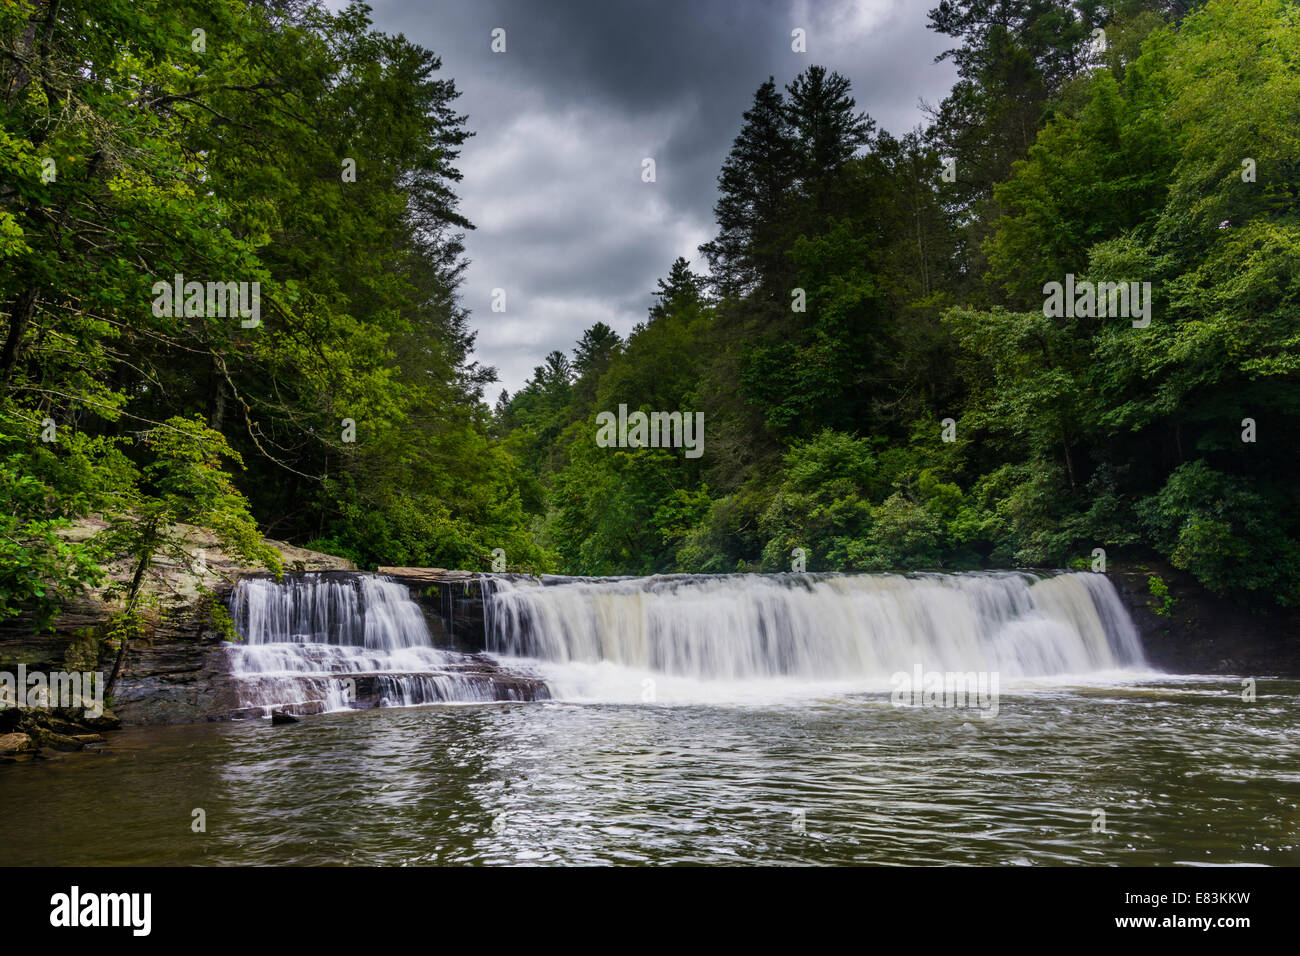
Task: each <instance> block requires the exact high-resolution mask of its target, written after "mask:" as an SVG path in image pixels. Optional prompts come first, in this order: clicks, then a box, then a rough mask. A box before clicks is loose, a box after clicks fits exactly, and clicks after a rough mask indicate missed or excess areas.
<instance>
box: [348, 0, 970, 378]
mask: <svg viewBox="0 0 1300 956" xmlns="http://www.w3.org/2000/svg"><path fill="white" fill-rule="evenodd" d="M331 5H332V6H339V5H340V4H338V3H333V4H331ZM371 5H372V6H373V8H374V14H373V15H374V20H375V25H376V27H377V28H378V29H380V30H383V31H385V32H388V33H404V34H405V35H406V36H407V37H408V38H409V39H411V40H413V41H415V42H417V43H419V44H421V45H422V46H426V47H428V48H430V49H431V50H433V51H434V52H435V53H437V54H438V55H439V56H440V57H441V58H442V63H443V76H444V77H450V78H452V79H454V80H455V81H456V86H457V88H458V89H459V90H460V91H461V97H460V99H459V100H458V104H459V106H460V110H461V112H463V113H467V114H468V115H469V120H468V126H469V128H470V129H471V130H473V131H474V133H475V135H474V137H473V138H472V139H470V140H469V141H468V142H467V143H466V146H465V149H464V150H463V152H462V154H461V159H460V164H459V165H460V169H461V172H462V173H463V174H464V177H465V178H464V181H463V182H462V183H461V184H460V190H459V192H460V195H461V208H462V211H463V212H464V213H465V215H466V216H468V217H469V219H470V221H471V222H473V223H474V224H475V226H477V229H476V230H475V231H473V232H471V233H469V235H468V236H467V237H466V248H467V250H468V255H469V258H470V260H471V262H470V266H469V269H468V270H467V278H466V282H465V285H464V288H463V289H462V298H463V301H464V303H465V305H466V307H467V308H469V309H470V310H471V312H472V322H473V324H474V327H475V329H476V330H477V331H478V344H477V350H476V354H477V357H478V359H479V361H481V362H483V363H485V364H488V365H493V366H495V367H496V368H497V371H498V375H499V377H500V379H501V382H500V384H499V385H496V386H493V387H492V388H491V389H490V391H489V396H488V397H489V399H490V400H495V398H496V395H497V393H498V392H499V391H500V389H501V388H502V387H505V388H508V389H509V390H510V391H511V392H514V391H515V390H517V389H518V388H519V387H520V386H521V385H522V384H523V383H524V381H525V380H526V379H527V378H528V377H529V376H530V375H531V374H532V370H533V368H534V366H536V365H538V364H540V362H541V360H542V357H543V356H544V355H545V354H546V353H547V352H549V351H550V350H552V349H561V350H563V351H565V352H571V350H572V348H573V345H574V342H575V341H576V340H577V338H578V337H579V336H580V335H581V334H582V331H583V329H585V328H587V327H588V326H590V325H591V324H592V323H594V322H597V321H602V322H605V323H606V324H608V325H610V326H612V327H613V328H614V329H615V330H617V331H618V332H619V333H620V334H624V335H625V334H626V333H627V332H628V331H629V330H630V329H631V328H632V326H633V325H635V324H636V323H637V322H639V321H642V320H643V319H644V318H645V314H646V309H647V308H648V307H649V305H650V302H651V292H652V290H653V289H654V288H655V281H656V279H658V278H659V277H660V276H663V275H665V274H666V273H667V271H668V267H669V265H670V264H671V263H672V261H673V259H675V258H676V257H677V256H679V255H684V256H686V257H687V258H688V259H690V260H691V261H692V263H693V264H694V265H695V267H696V268H697V270H699V271H703V261H702V259H701V257H700V256H699V253H698V251H697V249H696V247H697V246H699V244H700V243H701V242H704V241H706V240H707V239H709V238H710V237H711V235H712V215H713V202H714V199H715V194H716V187H717V175H718V170H719V168H720V167H721V165H722V161H723V160H724V159H725V158H726V155H727V152H728V150H729V149H730V147H731V142H732V140H733V139H734V138H735V135H736V133H737V132H738V131H739V128H740V123H741V114H742V113H744V111H745V110H746V109H748V108H749V105H750V102H751V100H752V97H753V94H754V91H755V90H756V89H757V88H758V86H759V84H761V83H762V82H763V81H764V80H766V79H767V78H768V76H774V77H775V78H776V80H777V82H778V84H780V85H782V86H784V84H786V83H788V82H789V81H790V80H792V79H793V78H794V76H795V75H796V74H797V73H799V72H800V71H801V70H803V69H805V68H807V67H808V66H809V65H811V64H814V63H818V64H822V65H824V66H827V67H829V68H831V69H835V70H838V71H839V72H840V73H843V74H844V75H845V76H847V77H848V78H849V79H850V80H851V81H852V83H853V91H854V96H855V98H856V100H857V104H858V108H859V109H861V110H865V111H866V112H867V113H869V114H870V115H871V116H872V118H874V119H875V120H876V122H877V123H878V124H879V125H880V126H881V127H883V128H884V129H887V130H889V131H890V132H893V133H896V134H899V133H903V132H905V131H907V130H909V129H911V128H913V127H915V126H917V125H918V124H920V123H921V121H922V113H921V110H920V108H919V104H920V101H921V100H922V99H924V100H925V101H926V102H930V103H933V102H937V101H938V100H940V99H942V98H943V96H944V94H945V93H946V92H947V90H948V88H949V87H950V86H951V84H952V80H953V76H954V74H953V70H952V67H951V65H950V64H949V63H947V62H944V63H940V64H936V63H935V62H934V58H935V56H936V55H937V54H938V53H940V52H941V51H942V50H943V49H944V48H945V47H946V46H947V45H949V44H948V38H946V37H941V36H938V35H936V34H934V33H932V32H931V31H930V30H928V29H927V28H926V11H927V10H928V9H929V7H931V6H933V3H932V2H929V0H859V2H853V0H655V2H648V0H547V2H539V0H371ZM498 27H500V28H502V29H504V30H505V31H506V34H505V41H506V50H505V52H504V53H493V52H492V50H491V43H492V31H493V30H494V29H495V28H498ZM795 28H802V29H803V30H805V31H806V37H807V52H806V53H795V52H793V51H792V50H791V31H792V30H793V29H795ZM647 157H650V158H653V159H654V160H655V174H656V181H655V182H654V183H645V182H642V179H641V170H642V160H643V159H645V158H647ZM494 288H502V289H504V290H505V292H506V311H505V313H504V314H502V313H496V312H493V311H492V310H491V303H492V290H493V289H494Z"/></svg>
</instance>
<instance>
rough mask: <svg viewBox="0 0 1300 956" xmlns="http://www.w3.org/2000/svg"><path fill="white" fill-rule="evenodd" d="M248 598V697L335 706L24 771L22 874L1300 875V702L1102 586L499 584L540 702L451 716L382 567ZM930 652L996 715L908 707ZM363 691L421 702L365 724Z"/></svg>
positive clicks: (1053, 581)
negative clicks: (1186, 648)
mask: <svg viewBox="0 0 1300 956" xmlns="http://www.w3.org/2000/svg"><path fill="white" fill-rule="evenodd" d="M232 606H233V607H234V608H235V610H236V611H237V612H238V613H237V618H238V620H239V621H240V627H241V630H242V631H243V633H244V636H245V644H244V645H243V646H238V647H231V648H230V649H229V653H230V659H231V668H232V670H233V672H234V673H236V674H237V675H242V676H241V679H242V680H244V681H245V685H244V686H246V688H247V693H248V695H249V696H248V699H247V700H246V701H244V703H248V704H252V705H258V706H261V705H266V706H268V707H269V706H270V705H274V704H277V703H285V702H288V701H291V700H294V699H297V698H295V696H294V695H297V696H298V697H299V698H300V697H302V696H303V695H310V694H315V695H316V698H315V703H316V704H317V705H319V706H321V707H324V708H326V709H328V710H329V712H326V713H322V714H318V715H315V716H309V717H306V718H305V719H303V720H302V721H301V722H300V723H296V724H290V725H272V724H271V722H270V721H269V720H265V719H253V720H245V721H229V722H219V723H208V724H199V725H190V726H178V727H158V728H145V727H136V728H128V729H126V730H123V731H120V732H117V733H114V734H112V735H111V738H110V743H109V746H108V748H107V749H106V750H104V751H101V752H98V753H81V754H67V755H61V756H57V757H56V758H55V759H51V760H35V761H29V762H26V763H21V764H15V765H11V766H0V800H2V801H3V812H2V813H0V846H3V847H4V848H5V852H4V859H5V862H6V863H8V864H10V865H36V864H46V865H60V864H136V865H145V864H204V865H242V864H384V865H428V864H599V863H621V864H718V863H733V864H814V865H826V864H877V865H900V864H901V865H931V864H985V865H996V866H1018V865H1024V866H1027V865H1037V864H1103V865H1150V864H1168V865H1173V864H1185V865H1233V864H1265V865H1269V864H1291V865H1294V864H1297V863H1300V718H1298V717H1297V714H1298V713H1300V708H1298V707H1297V704H1298V703H1300V683H1297V682H1294V681H1281V680H1270V679H1267V678H1263V677H1261V678H1259V679H1258V680H1257V681H1256V683H1255V685H1254V687H1253V699H1251V698H1252V694H1251V693H1249V692H1247V693H1245V694H1243V690H1244V689H1245V690H1247V691H1249V690H1250V688H1245V687H1244V685H1243V681H1242V680H1241V679H1239V678H1235V677H1224V676H1214V677H1197V676H1186V675H1184V676H1173V675H1164V674H1158V673H1155V672H1153V671H1152V670H1151V669H1150V668H1149V667H1148V666H1147V665H1146V664H1145V661H1144V658H1143V656H1142V650H1141V644H1140V641H1139V639H1138V637H1137V635H1136V632H1135V631H1134V630H1133V629H1132V625H1131V623H1130V622H1129V621H1128V618H1127V614H1126V612H1124V611H1123V608H1122V606H1121V605H1120V604H1119V603H1118V601H1117V599H1116V597H1115V593H1114V591H1113V589H1112V588H1111V587H1110V585H1109V583H1108V582H1106V581H1105V580H1104V578H1102V577H1101V576H1098V575H1088V574H1068V575H1067V574H1062V575H1054V576H1047V577H1036V576H1033V575H1023V574H983V575H932V576H916V577H912V578H902V577H897V576H826V577H813V576H808V577H803V578H799V577H790V576H773V577H766V578H761V577H758V576H750V577H743V576H724V577H720V578H709V579H700V578H690V579H688V578H673V579H636V580H627V579H623V580H617V581H566V582H558V583H554V582H553V583H552V584H551V585H550V586H546V587H543V586H541V585H540V584H535V585H529V584H519V585H510V586H504V587H502V588H500V589H499V590H498V591H497V592H496V593H495V594H494V595H493V596H492V601H491V603H490V604H489V606H488V608H487V609H486V616H487V617H488V618H490V620H489V622H488V624H489V626H488V633H489V638H488V641H489V646H488V650H489V651H490V652H492V653H493V655H494V658H495V659H496V660H497V661H498V662H499V663H500V664H501V665H502V666H503V667H506V668H508V669H510V670H511V671H513V672H519V673H527V674H531V675H534V676H535V677H537V678H540V679H542V680H544V681H545V684H546V687H547V688H548V689H549V693H550V694H551V696H552V698H553V699H551V700H542V701H533V702H526V703H523V702H505V703H501V702H498V703H487V702H482V701H477V702H475V701H474V700H473V697H474V694H472V693H470V692H469V691H465V693H464V696H465V699H464V700H462V701H460V702H452V703H439V704H428V703H425V701H427V700H429V699H430V698H431V695H432V696H434V697H436V696H438V695H442V696H446V695H448V694H451V695H454V694H456V693H458V691H457V688H458V687H459V686H460V685H459V684H457V683H456V682H455V681H451V680H449V679H443V678H442V677H437V678H436V679H435V678H432V677H424V678H420V679H418V680H417V679H414V678H410V677H404V676H402V668H405V669H406V672H408V673H409V672H412V671H414V672H419V673H425V672H430V673H432V672H434V671H436V670H437V668H438V667H441V666H443V665H444V664H445V661H444V660H443V657H442V656H441V655H444V653H445V652H444V651H442V650H441V649H439V648H438V647H436V646H434V641H433V639H432V638H431V636H430V634H429V632H428V630H427V629H426V627H425V624H424V622H423V619H422V618H421V616H420V615H419V614H418V613H414V612H413V607H414V605H413V604H411V602H410V599H409V596H408V594H407V592H406V591H405V590H404V589H402V588H399V587H396V586H394V585H392V583H391V582H389V581H386V580H382V579H376V578H374V577H373V576H362V577H360V578H359V579H358V580H356V581H353V582H351V583H348V582H347V581H346V580H344V581H343V583H342V584H340V579H330V580H323V579H315V578H311V577H310V576H307V577H303V578H300V579H297V580H296V581H294V582H289V583H286V584H285V585H274V584H272V583H268V582H264V581H263V582H251V583H250V584H249V585H248V586H247V587H246V588H244V589H243V590H241V592H240V593H239V595H237V596H236V599H235V600H234V602H233V604H232ZM922 665H924V669H925V671H926V674H927V675H928V673H929V672H930V669H931V668H934V669H942V670H944V672H945V673H950V672H954V671H955V672H962V671H967V672H972V676H974V672H977V671H978V672H979V674H980V676H981V679H982V678H983V677H986V676H991V677H992V678H993V679H994V680H995V683H994V684H993V686H992V687H991V688H987V687H986V688H985V690H992V692H993V694H992V697H991V699H987V698H984V697H972V698H968V699H965V700H959V699H956V698H953V699H952V700H948V699H947V698H945V697H944V696H943V695H942V694H938V695H930V696H927V695H926V694H923V693H922V694H918V695H917V696H912V695H911V694H910V693H908V694H900V687H901V686H904V685H905V684H906V683H907V679H908V677H909V676H910V675H911V674H912V673H913V668H914V667H915V672H916V673H917V674H918V675H919V674H920V673H921V670H922ZM359 674H381V675H382V676H383V682H382V686H383V687H385V688H387V690H386V691H385V693H387V694H390V695H391V697H390V698H388V699H386V700H385V702H386V703H390V704H399V705H401V704H406V705H408V706H388V707H379V708H376V709H371V710H350V709H346V694H344V693H343V692H342V690H341V688H342V686H343V684H344V683H345V682H346V681H347V680H348V679H349V675H359ZM927 679H928V676H927ZM900 680H901V681H902V684H900ZM403 695H409V696H406V697H404V696H403ZM1243 697H1244V698H1246V699H1243ZM945 703H946V704H947V706H932V705H934V704H945Z"/></svg>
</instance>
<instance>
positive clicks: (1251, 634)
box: [1107, 559, 1300, 677]
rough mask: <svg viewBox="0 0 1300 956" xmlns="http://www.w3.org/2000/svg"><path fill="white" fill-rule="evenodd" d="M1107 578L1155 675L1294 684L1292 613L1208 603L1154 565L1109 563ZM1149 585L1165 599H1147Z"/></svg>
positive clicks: (1296, 656) (1297, 640)
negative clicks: (1212, 676) (1273, 679)
mask: <svg viewBox="0 0 1300 956" xmlns="http://www.w3.org/2000/svg"><path fill="white" fill-rule="evenodd" d="M1107 577H1109V578H1110V580H1111V582H1112V583H1113V584H1114V585H1115V588H1116V590H1117V591H1118V592H1119V595H1120V599H1121V600H1122V601H1123V602H1124V605H1125V606H1126V607H1127V608H1128V611H1129V614H1130V616H1131V617H1132V618H1133V623H1134V624H1135V625H1136V626H1137V629H1138V633H1139V634H1141V635H1142V646H1143V648H1144V649H1145V651H1146V654H1147V660H1148V661H1150V663H1151V664H1152V666H1154V667H1156V668H1157V669H1159V670H1163V671H1168V672H1169V673H1171V674H1235V675H1239V676H1242V677H1300V610H1297V609H1290V610H1286V609H1281V608H1277V607H1260V606H1255V605H1251V604H1247V603H1244V602H1241V601H1234V600H1231V599H1228V598H1221V597H1216V596H1215V595H1213V594H1210V593H1209V592H1208V591H1206V590H1205V588H1203V587H1202V586H1201V585H1200V584H1198V583H1197V582H1196V580H1195V579H1194V578H1193V577H1192V576H1191V575H1190V574H1188V573H1187V572H1185V571H1179V570H1178V569H1176V568H1174V567H1171V566H1170V565H1169V564H1167V563H1165V562H1163V561H1160V560H1158V559H1153V560H1149V561H1143V562H1115V563H1112V566H1111V569H1110V572H1109V573H1108V574H1107ZM1152 577H1155V578H1157V579H1158V581H1159V582H1161V583H1163V585H1164V586H1165V587H1166V588H1167V593H1166V594H1163V595H1158V594H1156V593H1153V590H1152V585H1151V578H1152ZM1159 588H1160V584H1159V583H1158V584H1157V585H1156V589H1157V590H1159Z"/></svg>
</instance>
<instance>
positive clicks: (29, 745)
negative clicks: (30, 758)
mask: <svg viewBox="0 0 1300 956" xmlns="http://www.w3.org/2000/svg"><path fill="white" fill-rule="evenodd" d="M35 746H36V745H35V744H34V743H33V742H32V738H31V737H30V736H29V735H28V734H0V756H6V757H8V756H12V755H14V754H20V753H26V752H27V751H30V750H33V749H35Z"/></svg>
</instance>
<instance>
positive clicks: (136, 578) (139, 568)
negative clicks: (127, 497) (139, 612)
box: [104, 539, 154, 699]
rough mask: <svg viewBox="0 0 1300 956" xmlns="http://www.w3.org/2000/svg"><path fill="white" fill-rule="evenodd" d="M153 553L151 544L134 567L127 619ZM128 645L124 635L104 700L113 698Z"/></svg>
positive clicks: (128, 596) (127, 637) (138, 595)
mask: <svg viewBox="0 0 1300 956" xmlns="http://www.w3.org/2000/svg"><path fill="white" fill-rule="evenodd" d="M151 542H152V539H151ZM153 552H154V548H153V545H152V543H151V544H150V546H149V550H148V552H147V553H146V554H145V555H144V556H142V557H141V558H140V563H139V564H137V565H136V566H135V574H134V575H133V576H132V578H131V589H130V590H129V591H128V592H127V598H126V610H125V611H124V612H123V614H125V615H126V616H127V617H128V618H130V617H131V616H133V615H134V613H135V605H136V602H137V601H138V600H139V597H140V588H141V586H142V584H143V582H144V573H145V571H147V570H148V569H149V565H150V564H152V563H153ZM130 643H131V637H130V635H129V634H125V633H124V634H123V635H122V643H121V645H120V646H119V647H118V649H117V659H116V660H115V661H113V673H111V674H110V675H109V676H108V686H107V687H105V688H104V698H105V699H108V698H109V697H112V696H113V688H114V687H116V686H117V678H118V675H119V674H121V673H122V665H123V664H124V663H125V662H126V649H127V646H128V645H129V644H130Z"/></svg>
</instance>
